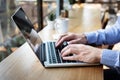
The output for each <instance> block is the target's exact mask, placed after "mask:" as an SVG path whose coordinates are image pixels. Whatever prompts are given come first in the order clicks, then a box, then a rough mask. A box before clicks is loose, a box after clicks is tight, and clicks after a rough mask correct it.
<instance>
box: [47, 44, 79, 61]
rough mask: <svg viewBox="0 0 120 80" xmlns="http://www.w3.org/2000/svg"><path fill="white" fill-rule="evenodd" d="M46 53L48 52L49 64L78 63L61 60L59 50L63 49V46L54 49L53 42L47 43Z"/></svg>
mask: <svg viewBox="0 0 120 80" xmlns="http://www.w3.org/2000/svg"><path fill="white" fill-rule="evenodd" d="M47 44H48V52H49V62H50V63H73V62H78V61H70V60H63V59H62V57H61V53H60V52H61V50H62V49H63V48H64V47H65V45H61V46H60V47H58V48H56V47H55V42H48V43H47Z"/></svg>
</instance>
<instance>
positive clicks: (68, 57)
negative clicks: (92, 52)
mask: <svg viewBox="0 0 120 80" xmlns="http://www.w3.org/2000/svg"><path fill="white" fill-rule="evenodd" d="M63 59H64V60H79V56H78V55H74V56H67V57H63Z"/></svg>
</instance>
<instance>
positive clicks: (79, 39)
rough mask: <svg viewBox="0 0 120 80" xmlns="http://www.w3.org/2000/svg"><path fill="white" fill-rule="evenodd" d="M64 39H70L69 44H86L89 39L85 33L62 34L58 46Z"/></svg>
mask: <svg viewBox="0 0 120 80" xmlns="http://www.w3.org/2000/svg"><path fill="white" fill-rule="evenodd" d="M64 41H68V42H69V44H78V43H79V44H80V43H81V44H86V43H87V39H86V37H85V35H84V34H75V33H66V34H63V35H61V36H60V38H59V39H58V41H57V42H56V47H57V46H59V45H60V44H62V43H63V42H64Z"/></svg>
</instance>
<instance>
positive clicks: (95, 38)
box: [85, 17, 120, 45]
mask: <svg viewBox="0 0 120 80" xmlns="http://www.w3.org/2000/svg"><path fill="white" fill-rule="evenodd" d="M119 33H120V17H118V19H117V21H116V23H115V24H114V25H113V26H111V27H109V28H106V29H100V30H98V31H94V32H89V33H85V35H86V38H87V41H88V43H89V44H92V43H94V44H96V45H101V44H115V43H117V42H119V41H120V34H119Z"/></svg>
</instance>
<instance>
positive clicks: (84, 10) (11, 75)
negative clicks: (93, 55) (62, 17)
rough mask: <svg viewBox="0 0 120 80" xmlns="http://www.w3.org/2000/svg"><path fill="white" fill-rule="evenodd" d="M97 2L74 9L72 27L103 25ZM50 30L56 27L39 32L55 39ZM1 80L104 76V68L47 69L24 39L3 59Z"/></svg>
mask: <svg viewBox="0 0 120 80" xmlns="http://www.w3.org/2000/svg"><path fill="white" fill-rule="evenodd" d="M86 6H89V7H86ZM92 6H93V7H92ZM95 6H97V7H99V5H92V4H91V5H82V6H81V7H80V8H78V9H74V12H75V15H77V17H71V18H70V19H71V20H70V23H69V31H71V32H76V33H81V32H85V31H93V30H97V29H99V28H101V22H100V19H99V18H100V11H99V9H98V8H96V7H95ZM49 33H50V34H49ZM51 33H52V34H54V31H51V30H48V29H47V28H44V29H43V30H42V31H41V32H40V33H39V34H40V36H41V37H42V39H43V40H45V41H47V40H51V39H52V35H51ZM48 34H49V35H48ZM0 80H103V68H102V66H89V67H69V68H47V69H46V68H44V67H43V66H42V65H41V63H40V62H39V60H38V58H37V57H36V56H35V54H34V53H33V51H32V49H31V48H30V46H29V45H28V44H27V43H25V44H23V45H22V46H21V47H20V48H19V49H17V50H16V51H15V52H13V53H12V54H11V55H10V56H8V57H7V58H6V59H5V60H3V61H2V62H1V63H0Z"/></svg>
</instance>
